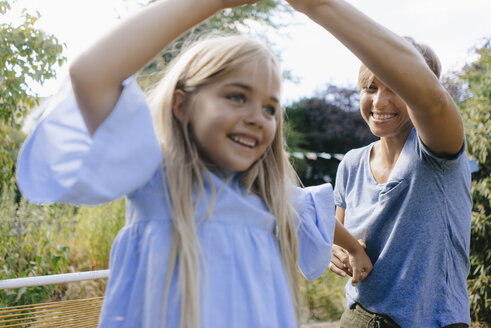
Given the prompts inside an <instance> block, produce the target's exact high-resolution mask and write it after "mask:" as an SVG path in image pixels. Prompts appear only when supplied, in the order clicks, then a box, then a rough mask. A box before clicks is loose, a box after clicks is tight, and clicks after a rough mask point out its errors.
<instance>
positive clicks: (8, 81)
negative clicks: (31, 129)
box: [0, 0, 65, 127]
mask: <svg viewBox="0 0 491 328" xmlns="http://www.w3.org/2000/svg"><path fill="white" fill-rule="evenodd" d="M0 8H1V9H0V10H1V12H2V13H5V12H7V11H8V10H9V9H10V5H9V3H8V2H7V1H6V0H2V1H0ZM22 18H23V22H22V23H21V24H20V25H18V26H13V25H12V24H7V23H4V24H0V70H1V71H2V72H3V73H2V75H0V104H2V106H1V107H0V119H1V120H2V121H3V122H4V123H6V124H7V125H9V126H15V127H17V126H18V124H19V122H20V120H21V119H22V117H23V115H24V114H25V113H26V111H27V110H28V109H30V108H32V107H34V105H36V104H37V103H38V99H37V97H36V96H35V95H33V93H32V91H31V89H30V87H29V84H28V83H29V82H30V81H36V82H39V83H43V82H44V81H45V80H47V79H50V78H52V77H54V76H55V70H54V69H55V66H56V65H62V64H63V62H64V60H65V58H64V57H62V56H61V53H62V50H63V47H62V45H61V44H60V43H58V40H57V39H56V38H55V37H54V36H52V35H47V34H46V33H45V32H43V31H42V30H39V29H36V28H34V24H35V23H36V21H37V20H38V19H39V14H36V15H35V16H33V15H31V14H29V13H28V12H27V11H26V10H24V11H23V12H22Z"/></svg>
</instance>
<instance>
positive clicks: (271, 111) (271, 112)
mask: <svg viewBox="0 0 491 328" xmlns="http://www.w3.org/2000/svg"><path fill="white" fill-rule="evenodd" d="M263 110H264V112H265V113H266V114H268V115H271V116H274V114H276V107H274V106H264V107H263Z"/></svg>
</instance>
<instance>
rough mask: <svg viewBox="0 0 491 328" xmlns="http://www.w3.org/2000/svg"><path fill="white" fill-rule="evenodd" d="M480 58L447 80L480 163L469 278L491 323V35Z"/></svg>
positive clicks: (475, 313) (475, 305)
mask: <svg viewBox="0 0 491 328" xmlns="http://www.w3.org/2000/svg"><path fill="white" fill-rule="evenodd" d="M475 54H476V55H477V59H476V60H475V61H473V62H472V63H470V64H468V65H466V66H464V67H463V68H462V69H461V70H460V71H458V72H454V73H452V74H450V75H449V76H447V77H446V78H445V80H444V84H445V87H446V89H447V90H448V91H449V92H450V94H451V95H452V97H453V98H454V99H455V101H456V102H457V104H458V105H459V108H460V110H461V113H462V118H463V121H464V125H465V134H466V142H467V153H468V154H469V157H470V159H471V160H475V161H477V163H478V167H479V171H477V172H474V173H473V174H472V182H471V196H472V201H473V208H472V221H471V245H470V260H471V270H470V274H469V277H468V280H467V284H468V287H469V296H470V303H471V316H472V319H473V320H475V321H480V322H485V323H486V324H489V323H491V307H490V305H491V304H490V299H489V297H490V296H489V295H490V294H491V288H490V286H491V277H490V274H491V248H490V246H491V140H490V137H489V136H490V135H491V37H490V38H488V39H487V40H484V42H483V44H482V45H481V46H477V47H476V48H475Z"/></svg>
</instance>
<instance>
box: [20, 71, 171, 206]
mask: <svg viewBox="0 0 491 328" xmlns="http://www.w3.org/2000/svg"><path fill="white" fill-rule="evenodd" d="M67 84H68V85H67V86H66V87H65V90H67V91H66V92H61V93H60V94H58V95H57V96H56V97H57V98H58V99H59V100H58V101H56V103H55V104H53V105H52V106H50V108H48V110H47V111H46V114H45V115H44V117H43V118H42V119H41V121H40V122H39V123H38V125H37V126H36V128H35V129H34V132H33V133H32V134H31V135H30V136H29V137H28V139H27V140H26V142H25V143H24V145H23V147H22V149H21V151H20V154H19V158H18V162H17V182H18V185H19V188H20V190H21V192H22V193H23V195H24V196H25V197H26V199H27V200H28V201H31V202H36V203H53V202H64V203H71V204H99V203H103V202H107V201H112V200H115V199H117V198H120V197H122V196H124V195H126V194H128V193H130V192H132V191H134V190H136V189H137V188H139V187H141V186H142V185H143V184H144V183H145V182H146V181H148V180H149V179H150V178H151V176H152V175H153V173H154V172H155V170H156V169H157V168H158V167H159V165H160V162H161V159H162V155H161V151H160V148H159V145H158V142H157V139H156V137H155V133H154V129H153V124H152V118H151V115H150V111H149V108H148V105H147V102H146V99H145V96H144V94H143V92H142V90H141V89H140V87H139V86H138V84H137V83H136V81H135V79H134V78H129V79H128V80H126V81H125V82H124V83H123V87H124V88H123V91H122V94H121V96H120V99H119V100H118V102H117V104H116V106H115V108H114V109H113V111H112V112H111V114H110V115H109V116H108V117H107V118H106V120H105V121H104V122H103V123H102V124H101V126H100V127H99V128H98V129H97V131H96V132H95V133H94V135H93V136H92V137H91V136H90V134H89V132H88V130H87V128H86V126H85V123H84V121H83V118H82V116H81V114H80V111H79V108H78V105H77V102H76V100H75V96H74V93H73V91H72V89H71V85H69V84H70V83H69V82H67Z"/></svg>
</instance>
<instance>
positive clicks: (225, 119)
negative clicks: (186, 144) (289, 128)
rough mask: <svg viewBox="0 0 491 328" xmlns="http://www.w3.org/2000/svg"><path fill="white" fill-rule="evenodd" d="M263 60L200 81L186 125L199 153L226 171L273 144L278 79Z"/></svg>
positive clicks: (255, 157)
mask: <svg viewBox="0 0 491 328" xmlns="http://www.w3.org/2000/svg"><path fill="white" fill-rule="evenodd" d="M270 72H271V69H270V67H269V65H267V64H266V63H263V64H261V63H259V64H257V63H254V64H248V65H245V66H244V67H242V68H240V69H239V70H238V71H234V72H231V73H228V74H226V75H224V76H222V77H219V78H218V79H216V80H214V81H213V82H211V83H209V84H206V85H204V86H202V87H200V88H199V89H198V91H197V93H196V94H195V95H194V97H193V100H192V101H191V104H190V106H191V108H189V110H191V114H190V119H189V123H190V127H191V131H192V134H193V136H194V138H195V140H196V143H197V144H198V147H199V149H200V151H201V153H202V155H204V156H206V157H207V160H208V161H210V162H212V163H213V164H215V165H217V166H218V167H219V168H220V169H222V170H226V171H235V172H242V171H245V170H247V169H248V168H249V167H250V166H251V165H252V164H253V163H254V162H255V161H256V160H258V159H259V157H261V155H262V154H263V153H264V152H265V151H266V149H267V148H268V147H269V146H270V145H271V143H272V141H273V139H274V136H275V134H276V128H277V120H278V119H280V111H281V107H280V104H279V98H280V79H279V77H278V76H276V75H275V74H269V73H270Z"/></svg>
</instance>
